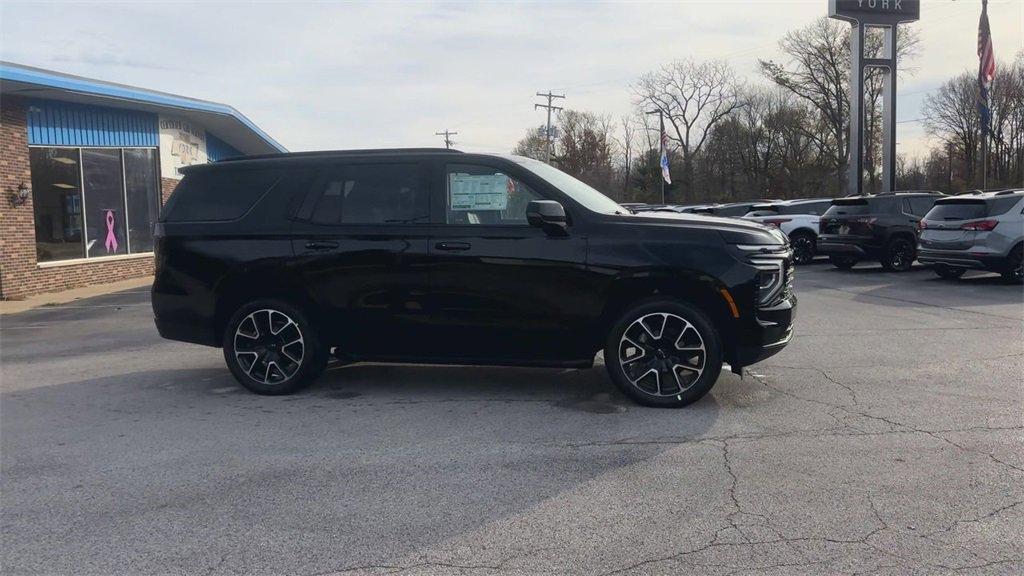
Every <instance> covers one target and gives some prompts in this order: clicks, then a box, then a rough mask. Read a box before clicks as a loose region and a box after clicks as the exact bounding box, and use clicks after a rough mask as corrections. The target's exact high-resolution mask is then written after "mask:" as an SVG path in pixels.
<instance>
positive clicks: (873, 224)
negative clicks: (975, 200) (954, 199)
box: [818, 192, 943, 272]
mask: <svg viewBox="0 0 1024 576" xmlns="http://www.w3.org/2000/svg"><path fill="white" fill-rule="evenodd" d="M942 196H943V195H942V194H941V193H939V192H895V193H893V192H888V193H882V194H876V195H872V196H852V197H847V198H839V199H836V200H833V201H832V206H831V207H830V208H829V209H828V210H827V211H826V212H825V213H824V214H822V216H821V221H820V222H819V224H818V230H819V235H818V254H825V255H827V256H828V257H829V260H830V261H831V262H832V264H834V265H835V266H837V267H839V268H844V269H845V268H852V267H853V266H854V265H855V264H856V263H857V262H859V261H861V260H865V259H871V260H878V261H880V262H881V263H882V267H883V268H885V269H886V270H896V271H900V272H903V271H906V270H910V266H911V264H913V263H914V259H915V258H916V250H917V223H918V222H920V221H921V218H922V217H924V215H925V214H927V213H928V211H929V210H931V208H932V205H934V204H935V201H936V200H938V199H939V198H942Z"/></svg>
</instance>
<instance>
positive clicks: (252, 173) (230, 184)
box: [162, 169, 282, 222]
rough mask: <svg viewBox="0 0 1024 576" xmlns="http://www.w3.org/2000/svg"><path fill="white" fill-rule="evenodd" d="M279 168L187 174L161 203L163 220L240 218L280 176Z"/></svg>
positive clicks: (203, 220) (216, 220)
mask: <svg viewBox="0 0 1024 576" xmlns="http://www.w3.org/2000/svg"><path fill="white" fill-rule="evenodd" d="M281 177H282V173H281V171H280V170H276V169H274V170H270V169H265V170H217V171H212V170H211V171H201V172H197V173H193V174H187V175H186V176H185V178H184V179H183V180H182V181H181V183H180V184H178V187H177V188H175V190H174V194H172V195H171V198H170V199H169V200H168V201H167V205H166V206H165V207H164V214H163V218H162V220H163V221H165V222H223V221H227V220H235V219H238V218H241V217H242V216H243V215H245V213H246V212H248V211H249V209H250V208H252V207H253V205H254V204H256V202H257V201H258V200H259V199H260V198H262V197H263V196H264V195H265V194H266V193H267V192H268V191H269V190H270V189H271V188H273V187H274V185H275V184H277V183H278V181H279V180H281Z"/></svg>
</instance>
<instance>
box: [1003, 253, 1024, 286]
mask: <svg viewBox="0 0 1024 576" xmlns="http://www.w3.org/2000/svg"><path fill="white" fill-rule="evenodd" d="M1022 261H1024V244H1017V245H1016V246H1014V247H1013V250H1010V254H1009V256H1007V257H1006V269H1005V270H1003V272H1002V275H1003V280H1004V281H1006V283H1007V284H1024V265H1022Z"/></svg>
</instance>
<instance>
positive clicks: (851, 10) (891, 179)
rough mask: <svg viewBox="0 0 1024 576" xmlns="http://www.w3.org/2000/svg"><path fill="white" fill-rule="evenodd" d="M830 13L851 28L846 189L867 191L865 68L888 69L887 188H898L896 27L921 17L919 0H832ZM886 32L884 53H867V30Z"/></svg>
mask: <svg viewBox="0 0 1024 576" xmlns="http://www.w3.org/2000/svg"><path fill="white" fill-rule="evenodd" d="M828 15H829V17H830V18H836V19H838V20H844V21H847V22H849V23H850V24H851V26H852V30H851V31H850V141H849V158H850V164H849V168H848V172H847V178H846V189H847V193H848V194H850V195H860V194H863V193H864V71H865V70H867V69H868V68H880V69H883V70H884V71H885V86H884V88H883V92H882V97H883V103H882V106H883V110H884V114H883V116H882V190H883V191H885V192H892V191H894V190H895V189H896V70H897V66H896V60H897V50H896V47H897V38H898V34H897V28H898V26H899V25H900V24H902V23H904V22H915V21H917V20H919V19H920V17H921V2H920V0H829V3H828ZM867 28H881V29H883V30H884V32H885V42H884V47H883V52H884V53H883V54H882V55H881V57H880V58H865V57H864V47H865V42H864V39H865V30H866V29H867Z"/></svg>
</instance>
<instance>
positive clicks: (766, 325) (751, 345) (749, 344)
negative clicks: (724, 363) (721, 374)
mask: <svg viewBox="0 0 1024 576" xmlns="http://www.w3.org/2000/svg"><path fill="white" fill-rule="evenodd" d="M796 307H797V299H796V296H793V295H790V296H789V297H788V298H786V299H785V300H783V301H782V302H780V303H778V304H776V305H775V306H772V307H771V308H762V309H758V310H757V312H756V313H755V317H754V322H755V324H754V325H752V326H749V327H747V328H746V329H745V330H743V331H741V333H740V334H739V338H738V342H737V346H736V348H735V352H734V354H733V355H734V357H733V358H730V359H729V360H730V362H729V363H730V364H731V365H732V366H733V367H734V368H741V367H744V366H750V365H751V364H756V363H757V362H760V361H762V360H764V359H766V358H770V357H771V356H774V355H775V354H778V353H779V352H781V351H782V349H783V348H785V347H786V345H787V344H789V341H790V340H792V338H793V324H794V323H795V322H796Z"/></svg>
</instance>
